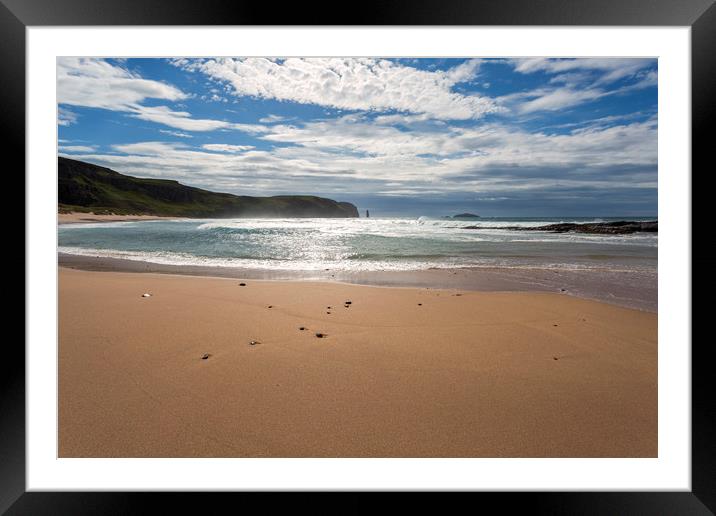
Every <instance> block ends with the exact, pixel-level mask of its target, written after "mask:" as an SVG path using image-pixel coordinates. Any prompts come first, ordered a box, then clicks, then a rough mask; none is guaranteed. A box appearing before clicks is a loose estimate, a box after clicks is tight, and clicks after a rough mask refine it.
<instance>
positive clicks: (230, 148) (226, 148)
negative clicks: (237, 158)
mask: <svg viewBox="0 0 716 516" xmlns="http://www.w3.org/2000/svg"><path fill="white" fill-rule="evenodd" d="M201 147H202V149H206V150H209V151H214V152H231V153H236V152H243V151H247V150H250V149H253V148H254V147H253V145H228V144H225V143H207V144H206V145H202V146H201Z"/></svg>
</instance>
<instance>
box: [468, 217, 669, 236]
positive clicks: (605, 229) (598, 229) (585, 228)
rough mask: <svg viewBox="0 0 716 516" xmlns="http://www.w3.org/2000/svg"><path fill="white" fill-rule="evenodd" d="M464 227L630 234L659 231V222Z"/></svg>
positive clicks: (474, 227) (626, 221)
mask: <svg viewBox="0 0 716 516" xmlns="http://www.w3.org/2000/svg"><path fill="white" fill-rule="evenodd" d="M462 229H509V230H511V231H550V232H552V233H587V234H594V235H628V234H631V233H642V232H643V233H657V232H658V231H659V223H658V221H656V220H653V221H647V222H635V221H629V220H619V221H615V222H588V223H585V224H577V223H574V222H561V223H559V224H546V225H544V226H532V227H524V226H506V227H505V226H502V227H499V226H466V227H464V228H462Z"/></svg>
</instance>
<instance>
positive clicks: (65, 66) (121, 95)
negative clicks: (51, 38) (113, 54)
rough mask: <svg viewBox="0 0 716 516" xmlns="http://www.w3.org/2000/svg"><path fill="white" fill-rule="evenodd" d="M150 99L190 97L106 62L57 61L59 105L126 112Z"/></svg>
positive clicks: (64, 58)
mask: <svg viewBox="0 0 716 516" xmlns="http://www.w3.org/2000/svg"><path fill="white" fill-rule="evenodd" d="M148 98H152V99H164V100H171V101H175V100H181V99H183V98H186V95H185V94H184V93H182V92H181V91H180V90H179V89H177V88H175V87H174V86H171V85H169V84H165V83H163V82H159V81H151V80H147V79H142V78H141V77H140V76H138V75H137V74H134V73H132V72H130V71H129V70H127V69H125V68H121V67H119V66H115V65H112V64H111V63H109V62H107V61H105V60H104V59H95V58H84V57H60V58H58V59H57V102H58V103H59V104H67V105H71V106H83V107H93V108H102V109H111V110H115V111H125V110H128V109H130V108H133V107H136V106H137V105H138V104H140V103H141V102H143V101H144V100H146V99H148Z"/></svg>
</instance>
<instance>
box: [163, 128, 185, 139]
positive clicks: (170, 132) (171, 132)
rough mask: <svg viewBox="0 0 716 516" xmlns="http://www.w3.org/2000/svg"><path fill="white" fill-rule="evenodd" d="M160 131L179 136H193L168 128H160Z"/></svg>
mask: <svg viewBox="0 0 716 516" xmlns="http://www.w3.org/2000/svg"><path fill="white" fill-rule="evenodd" d="M159 132H160V133H162V134H168V135H169V136H176V137H178V138H193V136H192V135H190V134H187V133H182V132H180V131H169V130H167V129H159Z"/></svg>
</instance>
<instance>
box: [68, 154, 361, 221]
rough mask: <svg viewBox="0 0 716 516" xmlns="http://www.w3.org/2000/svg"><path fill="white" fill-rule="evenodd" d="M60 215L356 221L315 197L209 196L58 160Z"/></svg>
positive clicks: (344, 209) (347, 206) (339, 206)
mask: <svg viewBox="0 0 716 516" xmlns="http://www.w3.org/2000/svg"><path fill="white" fill-rule="evenodd" d="M57 160H58V175H59V179H58V201H59V209H60V211H64V212H67V211H92V212H94V213H116V214H132V215H139V214H142V215H164V216H173V217H357V216H358V210H357V209H356V207H355V206H354V205H353V204H351V203H348V202H337V201H334V200H332V199H326V198H324V197H315V196H312V195H279V196H275V197H249V196H243V195H232V194H227V193H217V192H210V191H208V190H202V189H200V188H194V187H191V186H185V185H182V184H180V183H179V182H177V181H170V180H166V179H145V178H139V177H132V176H126V175H124V174H120V173H119V172H115V171H114V170H111V169H108V168H104V167H100V166H97V165H93V164H91V163H85V162H83V161H77V160H73V159H68V158H63V157H58V158H57Z"/></svg>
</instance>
